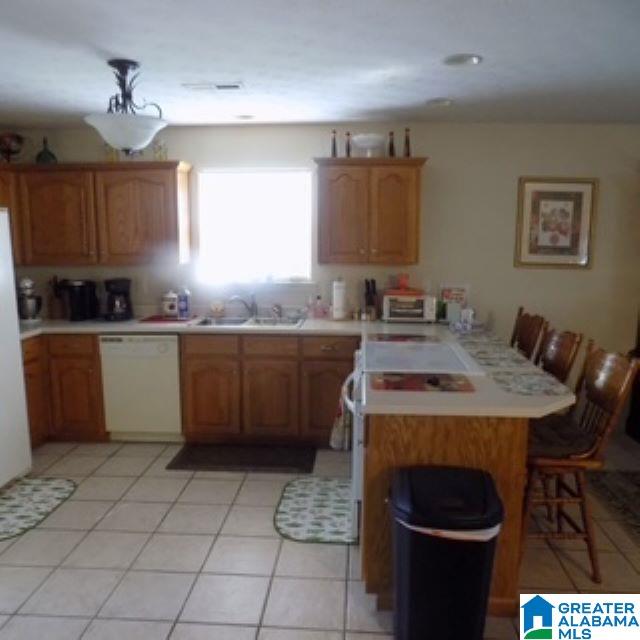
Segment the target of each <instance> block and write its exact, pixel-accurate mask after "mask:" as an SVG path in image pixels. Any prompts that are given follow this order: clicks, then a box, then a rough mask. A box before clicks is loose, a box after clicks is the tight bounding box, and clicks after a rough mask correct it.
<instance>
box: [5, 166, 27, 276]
mask: <svg viewBox="0 0 640 640" xmlns="http://www.w3.org/2000/svg"><path fill="white" fill-rule="evenodd" d="M5 207H6V208H7V209H8V210H9V224H10V225H11V244H12V245H13V261H14V263H15V264H22V234H21V230H20V219H19V217H18V216H19V209H18V185H17V180H16V175H15V173H13V172H12V171H3V170H1V169H0V209H2V208H5Z"/></svg>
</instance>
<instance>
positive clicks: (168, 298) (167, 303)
mask: <svg viewBox="0 0 640 640" xmlns="http://www.w3.org/2000/svg"><path fill="white" fill-rule="evenodd" d="M162 315H163V316H164V317H165V318H177V317H178V294H177V293H176V292H175V291H172V290H170V291H167V292H166V293H165V294H163V296H162Z"/></svg>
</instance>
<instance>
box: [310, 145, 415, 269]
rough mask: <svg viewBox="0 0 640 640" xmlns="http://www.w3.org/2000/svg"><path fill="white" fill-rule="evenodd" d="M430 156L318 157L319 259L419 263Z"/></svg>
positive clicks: (354, 262)
mask: <svg viewBox="0 0 640 640" xmlns="http://www.w3.org/2000/svg"><path fill="white" fill-rule="evenodd" d="M425 161H426V158H317V159H316V162H317V163H318V165H319V167H318V259H319V262H320V263H334V264H370V263H374V264H389V265H393V264H413V263H416V262H418V258H419V251H418V247H419V226H420V171H421V168H422V165H423V164H424V163H425Z"/></svg>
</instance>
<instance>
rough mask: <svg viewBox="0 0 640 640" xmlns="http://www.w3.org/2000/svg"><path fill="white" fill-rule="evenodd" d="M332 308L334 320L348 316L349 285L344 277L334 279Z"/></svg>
mask: <svg viewBox="0 0 640 640" xmlns="http://www.w3.org/2000/svg"><path fill="white" fill-rule="evenodd" d="M331 310H332V313H331V315H332V317H333V319H334V320H344V319H345V318H346V317H347V285H346V283H345V281H344V280H342V279H338V280H334V281H333V288H332V297H331Z"/></svg>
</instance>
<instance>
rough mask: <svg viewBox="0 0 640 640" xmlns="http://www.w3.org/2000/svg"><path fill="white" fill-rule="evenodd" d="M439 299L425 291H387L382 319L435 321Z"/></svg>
mask: <svg viewBox="0 0 640 640" xmlns="http://www.w3.org/2000/svg"><path fill="white" fill-rule="evenodd" d="M436 306H437V301H436V297H435V296H429V295H426V294H424V293H395V292H393V293H391V292H388V293H385V294H384V296H383V298H382V319H383V320H384V321H385V322H435V321H436Z"/></svg>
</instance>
